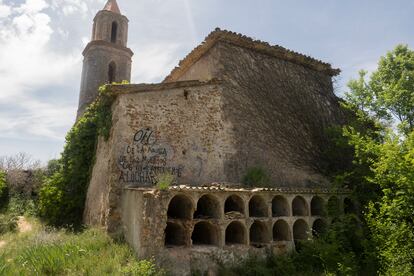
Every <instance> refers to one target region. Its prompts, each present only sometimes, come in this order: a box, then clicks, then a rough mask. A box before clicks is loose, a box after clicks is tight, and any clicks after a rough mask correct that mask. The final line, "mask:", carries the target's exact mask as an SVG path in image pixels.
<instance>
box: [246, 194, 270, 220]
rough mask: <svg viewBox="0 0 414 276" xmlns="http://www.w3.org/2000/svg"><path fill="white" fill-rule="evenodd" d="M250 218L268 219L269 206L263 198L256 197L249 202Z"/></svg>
mask: <svg viewBox="0 0 414 276" xmlns="http://www.w3.org/2000/svg"><path fill="white" fill-rule="evenodd" d="M249 216H250V217H257V218H260V217H267V204H266V202H265V200H264V198H263V197H261V196H258V195H255V196H253V197H252V198H251V199H250V201H249Z"/></svg>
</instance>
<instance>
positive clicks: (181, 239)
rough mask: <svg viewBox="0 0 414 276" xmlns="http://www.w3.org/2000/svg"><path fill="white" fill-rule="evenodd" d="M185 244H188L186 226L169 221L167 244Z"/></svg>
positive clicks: (166, 234)
mask: <svg viewBox="0 0 414 276" xmlns="http://www.w3.org/2000/svg"><path fill="white" fill-rule="evenodd" d="M185 245H187V242H186V235H185V230H184V227H183V226H182V225H180V224H177V223H171V222H168V223H167V227H166V228H165V246H166V247H173V246H185Z"/></svg>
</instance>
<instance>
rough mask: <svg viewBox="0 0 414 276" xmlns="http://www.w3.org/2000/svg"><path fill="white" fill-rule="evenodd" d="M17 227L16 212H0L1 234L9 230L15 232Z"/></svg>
mask: <svg viewBox="0 0 414 276" xmlns="http://www.w3.org/2000/svg"><path fill="white" fill-rule="evenodd" d="M16 229H17V216H15V215H14V214H0V235H3V234H6V233H8V232H14V231H16ZM0 265H1V264H0ZM0 275H1V274H0Z"/></svg>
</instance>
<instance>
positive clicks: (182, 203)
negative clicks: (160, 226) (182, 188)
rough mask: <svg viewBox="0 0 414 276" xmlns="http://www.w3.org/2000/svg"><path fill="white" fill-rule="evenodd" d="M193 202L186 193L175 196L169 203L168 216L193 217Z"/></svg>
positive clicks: (175, 217)
mask: <svg viewBox="0 0 414 276" xmlns="http://www.w3.org/2000/svg"><path fill="white" fill-rule="evenodd" d="M193 210H194V207H193V202H192V201H191V199H190V198H189V197H187V196H185V195H176V196H174V197H173V198H172V199H171V201H170V204H169V205H168V212H167V215H168V218H170V219H191V218H192V216H193Z"/></svg>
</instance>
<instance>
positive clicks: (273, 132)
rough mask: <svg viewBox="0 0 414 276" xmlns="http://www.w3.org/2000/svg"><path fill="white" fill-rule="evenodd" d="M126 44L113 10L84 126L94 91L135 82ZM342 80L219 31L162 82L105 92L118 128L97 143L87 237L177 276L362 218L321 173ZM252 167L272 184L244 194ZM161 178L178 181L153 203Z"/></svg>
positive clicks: (99, 48) (87, 89)
mask: <svg viewBox="0 0 414 276" xmlns="http://www.w3.org/2000/svg"><path fill="white" fill-rule="evenodd" d="M127 37H128V19H127V18H126V17H125V16H124V15H122V14H121V13H120V10H119V7H118V4H117V3H116V1H115V0H109V1H108V2H107V4H106V5H105V8H104V9H103V10H102V11H100V12H98V14H97V15H96V17H95V20H94V25H93V35H92V41H91V42H90V43H89V44H88V46H87V47H86V49H85V51H84V56H85V60H84V67H83V73H82V85H81V92H80V101H79V110H78V115H79V116H80V115H81V114H82V113H83V112H84V110H85V108H86V107H87V106H88V105H89V104H90V103H91V102H92V101H93V100H94V99H95V98H96V96H97V88H98V87H99V85H101V84H104V83H112V82H120V81H122V80H129V79H130V71H131V56H132V51H131V50H130V49H129V48H127ZM138 62H139V61H138ZM338 74H339V70H338V69H334V68H332V67H331V65H330V64H327V63H324V62H322V61H319V60H316V59H314V58H311V57H309V56H306V55H303V54H300V53H296V52H293V51H291V50H288V49H285V48H283V47H281V46H277V45H276V46H272V45H269V44H268V43H266V42H262V41H257V40H253V39H251V38H249V37H246V36H244V35H241V34H237V33H233V32H229V31H224V30H220V29H216V30H214V31H213V32H212V33H210V34H209V35H208V36H207V37H206V39H205V41H204V42H203V43H201V44H200V45H199V46H197V47H196V48H195V49H194V50H193V51H192V52H191V53H189V54H188V55H187V56H186V57H185V58H184V59H183V60H182V61H181V62H180V63H179V65H178V66H177V67H176V68H175V69H173V70H172V72H171V73H170V74H169V75H168V76H166V78H165V79H164V81H163V82H161V83H157V84H123V85H110V86H109V87H108V91H109V93H111V94H112V95H113V98H114V101H113V104H112V106H111V111H112V119H111V120H112V121H111V123H112V124H111V129H110V135H109V138H108V139H107V140H105V139H103V138H99V141H98V145H97V150H96V156H95V160H96V161H95V164H94V166H93V170H92V175H91V179H90V183H89V188H88V193H87V199H86V207H85V213H84V221H85V223H87V224H89V225H99V226H102V227H104V228H105V229H107V231H108V232H109V233H110V234H112V235H122V236H124V237H125V239H126V240H127V242H128V243H129V244H130V245H131V246H132V247H133V249H134V251H135V252H136V254H137V256H138V257H139V258H149V257H155V259H156V261H157V262H158V263H160V264H162V265H163V266H164V267H166V268H168V269H169V270H170V271H171V273H173V274H175V275H190V274H191V272H192V271H194V270H198V271H201V272H207V271H210V272H212V273H213V272H214V271H215V270H216V268H217V261H220V262H221V263H224V264H229V263H234V262H238V261H240V260H242V259H244V258H246V257H248V256H249V255H252V254H253V255H254V254H256V255H259V256H265V255H266V254H267V253H269V252H273V253H275V254H283V253H286V252H288V251H290V250H295V242H297V241H299V240H303V239H310V238H312V236H313V235H318V233H322V232H323V231H324V229H325V228H326V227H327V226H328V225H329V222H330V221H332V217H333V216H335V215H337V214H339V213H338V212H343V211H344V210H345V211H346V212H354V211H355V206H353V204H352V201H351V200H349V199H346V198H347V197H348V193H347V191H345V190H338V189H333V188H332V187H331V184H330V183H329V181H328V179H327V178H326V177H325V176H324V175H323V174H322V173H321V169H320V168H321V167H322V166H323V164H324V162H323V158H322V155H323V150H324V147H325V145H326V142H327V137H326V135H325V133H326V129H327V128H329V127H331V126H334V125H337V124H341V123H342V122H344V114H343V112H342V111H341V109H340V105H339V102H338V99H337V98H336V96H335V95H334V94H333V88H332V77H333V76H336V75H338ZM257 167H259V168H261V169H263V171H265V172H266V174H267V176H268V183H266V184H265V185H263V184H261V186H264V187H260V188H259V187H256V185H254V184H253V185H249V186H244V185H243V183H242V182H243V179H244V178H245V176H246V174H248V172H249V169H251V168H257ZM164 174H168V175H172V177H173V179H174V180H173V182H172V183H171V185H169V187H166V188H165V189H163V190H159V189H157V179H158V176H160V175H164ZM167 186H168V185H167Z"/></svg>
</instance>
